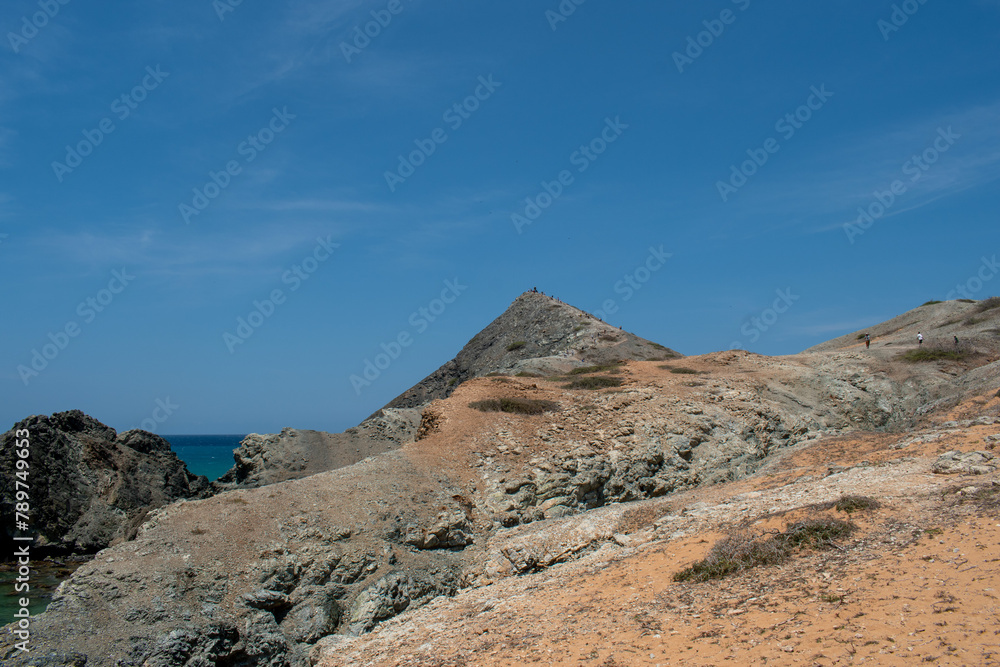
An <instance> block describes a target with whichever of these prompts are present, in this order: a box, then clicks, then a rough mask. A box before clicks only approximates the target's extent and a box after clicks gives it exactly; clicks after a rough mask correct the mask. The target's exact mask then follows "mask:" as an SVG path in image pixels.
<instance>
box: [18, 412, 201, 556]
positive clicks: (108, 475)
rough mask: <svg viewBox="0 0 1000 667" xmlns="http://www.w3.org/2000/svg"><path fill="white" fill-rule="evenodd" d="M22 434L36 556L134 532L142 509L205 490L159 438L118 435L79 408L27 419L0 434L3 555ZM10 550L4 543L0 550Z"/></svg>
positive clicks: (93, 546) (91, 547) (87, 547)
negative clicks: (18, 438) (20, 434)
mask: <svg viewBox="0 0 1000 667" xmlns="http://www.w3.org/2000/svg"><path fill="white" fill-rule="evenodd" d="M22 429H23V430H26V431H27V432H28V433H29V434H30V452H31V455H30V457H29V458H28V461H29V464H30V466H29V468H28V471H29V485H30V493H29V496H30V499H31V503H30V504H31V511H30V512H29V514H30V517H31V526H32V530H33V531H34V532H35V534H37V536H38V542H37V543H36V544H37V547H36V554H37V553H51V554H64V553H65V554H72V553H76V554H88V553H95V552H96V551H99V550H100V549H103V548H105V547H107V546H108V545H110V544H113V543H115V542H120V541H122V540H128V539H131V538H132V537H134V536H135V533H136V530H137V529H138V528H139V526H140V525H141V524H142V522H143V521H144V520H145V519H146V515H147V513H148V512H149V511H150V510H152V509H155V508H158V507H162V506H164V505H168V504H170V503H172V502H174V501H176V500H180V499H190V498H200V497H205V496H207V495H209V493H210V492H211V485H210V484H209V482H208V480H207V479H206V478H205V477H197V476H195V475H192V474H191V473H190V472H189V471H188V469H187V466H185V465H184V463H183V462H182V461H181V460H180V459H178V458H177V455H176V454H174V453H173V452H172V451H171V450H170V444H169V443H168V442H167V441H166V440H164V439H163V438H161V437H159V436H157V435H154V434H152V433H148V432H146V431H140V430H132V431H126V432H125V433H121V434H118V433H116V432H115V430H114V429H113V428H111V427H109V426H105V425H104V424H102V423H100V422H98V421H97V420H96V419H93V418H92V417H88V416H87V415H85V414H83V413H82V412H80V411H79V410H71V411H69V412H58V413H56V414H54V415H52V416H51V417H45V416H34V417H29V418H27V419H24V420H22V421H20V422H18V423H17V424H16V425H15V426H14V428H12V429H11V430H10V431H7V432H6V433H4V434H3V436H0V508H2V511H0V514H2V517H3V526H4V532H3V537H4V544H3V545H2V546H3V549H4V554H10V553H13V544H14V543H13V541H12V540H11V538H12V534H11V532H10V531H11V530H13V528H14V525H15V522H14V509H15V505H16V502H17V499H16V495H17V488H16V487H15V483H16V481H17V479H16V477H15V472H16V470H17V468H16V467H15V460H16V453H15V447H14V442H15V439H16V438H15V434H16V432H17V431H18V430H22ZM8 547H10V548H8Z"/></svg>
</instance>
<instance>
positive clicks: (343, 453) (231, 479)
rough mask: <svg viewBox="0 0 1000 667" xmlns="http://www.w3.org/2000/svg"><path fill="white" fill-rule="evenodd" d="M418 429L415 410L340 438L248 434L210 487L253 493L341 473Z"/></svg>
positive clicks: (290, 431) (290, 432)
mask: <svg viewBox="0 0 1000 667" xmlns="http://www.w3.org/2000/svg"><path fill="white" fill-rule="evenodd" d="M419 426H420V411H419V410H411V409H385V410H381V411H379V413H377V414H376V415H373V416H372V417H369V418H368V419H366V420H365V421H364V422H362V423H361V424H359V425H358V426H356V427H354V428H349V429H347V430H346V431H344V432H343V433H326V432H323V431H308V430H300V429H294V428H285V429H282V431H281V433H269V434H263V435H262V434H258V433H251V434H250V435H248V436H247V437H245V438H244V439H243V442H241V443H240V448H239V449H238V450H236V451H235V452H234V453H233V459H234V461H235V465H234V466H233V467H232V468H230V469H229V470H228V471H227V472H226V474H225V475H223V476H222V477H220V478H219V479H218V481H217V482H216V484H215V486H216V488H218V489H220V490H225V489H229V488H234V487H243V488H255V487H259V486H266V485H268V484H276V483H278V482H284V481H287V480H290V479H301V478H303V477H307V476H309V475H315V474H317V473H321V472H326V471H328V470H336V469H337V468H343V467H345V466H349V465H353V464H355V463H357V462H358V461H361V460H363V459H365V458H368V457H369V456H376V455H378V454H382V453H385V452H388V451H392V450H394V449H398V448H399V447H401V446H402V445H403V444H405V443H407V442H412V441H413V440H414V438H415V437H416V435H417V429H418V427H419Z"/></svg>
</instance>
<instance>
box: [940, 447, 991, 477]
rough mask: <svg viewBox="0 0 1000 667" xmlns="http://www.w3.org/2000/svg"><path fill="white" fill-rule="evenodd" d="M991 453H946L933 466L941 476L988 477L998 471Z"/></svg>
mask: <svg viewBox="0 0 1000 667" xmlns="http://www.w3.org/2000/svg"><path fill="white" fill-rule="evenodd" d="M995 459H996V457H994V456H993V454H991V453H989V452H945V453H944V454H942V455H941V456H939V457H938V459H937V461H935V462H934V465H933V466H931V470H932V471H933V472H936V473H938V474H939V475H988V474H989V473H991V472H995V471H996V469H997V464H996V460H995Z"/></svg>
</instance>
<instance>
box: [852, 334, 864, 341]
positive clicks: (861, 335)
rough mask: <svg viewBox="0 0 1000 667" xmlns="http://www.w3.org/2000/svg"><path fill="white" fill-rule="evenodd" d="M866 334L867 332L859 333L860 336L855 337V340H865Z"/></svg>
mask: <svg viewBox="0 0 1000 667" xmlns="http://www.w3.org/2000/svg"><path fill="white" fill-rule="evenodd" d="M865 335H866V334H858V336H857V338H855V340H864V339H865Z"/></svg>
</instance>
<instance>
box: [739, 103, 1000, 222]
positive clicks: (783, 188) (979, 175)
mask: <svg viewBox="0 0 1000 667" xmlns="http://www.w3.org/2000/svg"><path fill="white" fill-rule="evenodd" d="M998 115H1000V101H998V102H994V103H992V104H988V105H980V106H975V107H970V108H967V109H964V110H961V111H955V112H951V113H947V114H942V115H939V116H929V117H924V118H920V119H915V120H911V121H909V122H907V123H906V124H902V125H898V126H891V127H876V128H868V129H865V130H864V131H863V132H857V133H853V134H846V135H843V134H842V135H840V136H835V137H833V138H832V139H831V148H830V149H829V150H826V151H823V152H822V153H821V154H817V155H815V156H813V157H811V158H806V159H804V160H803V161H802V162H801V163H800V164H798V165H796V168H795V169H794V170H787V171H786V175H785V177H784V178H782V179H781V180H773V181H768V179H767V176H766V173H767V172H764V170H762V172H764V173H762V174H761V175H758V176H756V177H755V178H756V180H757V182H755V183H754V187H753V188H748V189H747V191H745V192H740V193H739V194H738V195H736V197H738V199H736V198H734V200H733V201H732V202H730V204H731V205H733V206H734V209H733V210H735V211H737V212H738V213H739V215H744V216H755V217H756V216H758V215H760V214H761V213H762V212H765V211H766V213H767V216H768V218H769V219H770V220H771V222H770V223H767V224H763V225H755V226H753V227H752V228H748V229H745V230H744V233H746V234H750V235H753V234H760V233H769V232H773V231H776V230H782V229H793V228H794V229H796V231H797V232H798V233H803V234H815V233H823V232H829V231H831V230H835V229H840V228H841V227H842V226H843V224H844V223H845V222H854V221H855V220H856V218H857V215H858V214H857V208H858V207H859V206H868V205H869V204H871V202H872V201H873V197H874V193H875V191H885V190H887V189H889V188H890V186H891V185H892V183H893V182H894V181H896V180H899V181H902V182H903V184H904V185H905V186H906V191H905V193H904V194H903V195H902V196H900V197H899V198H898V201H897V202H896V203H895V204H894V205H893V206H891V207H890V208H889V210H888V211H887V212H886V214H885V215H884V216H883V219H885V218H891V217H894V216H898V215H902V214H904V213H908V212H912V211H914V210H917V209H919V208H922V207H924V206H927V205H928V204H931V203H933V202H936V201H938V200H940V199H943V198H947V197H951V196H954V195H956V194H958V193H960V192H963V191H965V190H969V189H971V188H974V187H978V186H981V185H983V184H986V183H989V182H992V181H995V180H997V179H1000V125H998V124H997V122H996V118H997V117H998ZM949 128H950V129H951V130H953V131H954V132H955V133H957V134H958V135H960V137H959V138H958V139H957V140H955V141H954V144H953V145H952V146H950V147H949V148H948V149H947V151H946V152H943V153H941V154H940V156H939V158H938V160H937V161H936V162H935V163H934V164H932V165H930V166H929V168H927V169H926V170H921V171H920V176H919V178H917V179H916V180H912V177H913V175H914V172H913V171H912V169H913V163H912V162H910V161H911V160H912V158H913V157H914V156H919V155H921V154H922V153H924V151H925V150H928V149H933V147H934V142H935V140H937V139H938V137H939V131H944V132H947V131H948V130H949ZM908 163H909V164H910V167H909V170H910V172H909V173H904V172H903V168H904V166H906V165H907V164H908ZM764 169H767V167H765V168H764ZM763 182H766V185H763V184H762V183H763Z"/></svg>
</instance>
